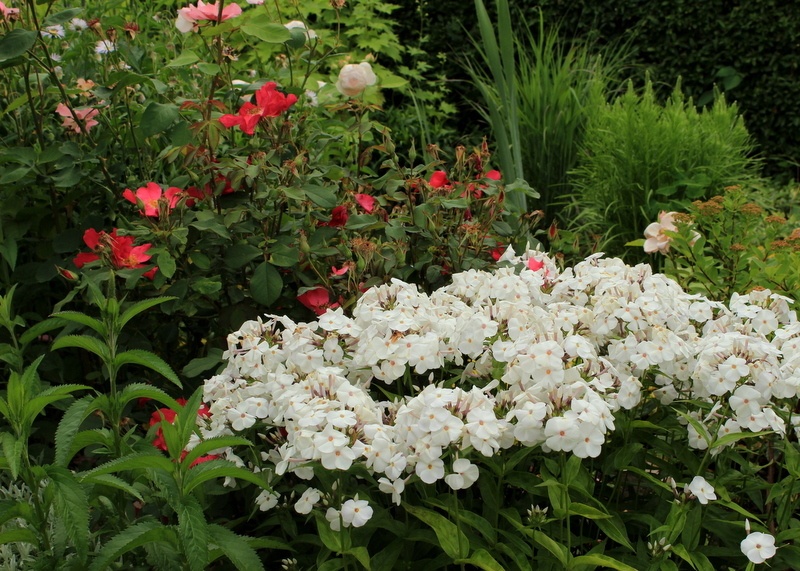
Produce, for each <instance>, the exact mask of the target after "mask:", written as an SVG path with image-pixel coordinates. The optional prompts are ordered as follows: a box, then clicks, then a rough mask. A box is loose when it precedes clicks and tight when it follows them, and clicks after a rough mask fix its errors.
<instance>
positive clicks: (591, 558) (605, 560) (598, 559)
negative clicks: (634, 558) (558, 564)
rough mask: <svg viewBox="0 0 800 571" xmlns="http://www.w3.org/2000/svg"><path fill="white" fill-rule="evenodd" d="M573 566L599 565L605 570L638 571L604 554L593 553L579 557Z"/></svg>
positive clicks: (574, 560)
mask: <svg viewBox="0 0 800 571" xmlns="http://www.w3.org/2000/svg"><path fill="white" fill-rule="evenodd" d="M572 564H573V565H576V566H577V565H597V566H599V567H602V568H603V569H617V571H636V568H635V567H631V566H630V565H628V564H627V563H623V562H622V561H619V560H618V559H614V558H613V557H610V556H608V555H604V554H602V553H591V554H589V555H579V556H578V557H575V558H574V559H573V560H572Z"/></svg>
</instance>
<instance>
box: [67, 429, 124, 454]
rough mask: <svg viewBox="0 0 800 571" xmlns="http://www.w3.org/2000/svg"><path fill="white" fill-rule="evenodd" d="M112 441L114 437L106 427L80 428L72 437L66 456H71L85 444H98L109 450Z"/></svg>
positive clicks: (84, 446)
mask: <svg viewBox="0 0 800 571" xmlns="http://www.w3.org/2000/svg"><path fill="white" fill-rule="evenodd" d="M113 443H114V437H113V435H112V434H111V431H109V430H108V429H105V428H93V429H91V430H82V431H80V432H79V433H77V434H76V435H75V438H73V439H72V443H71V444H70V447H69V452H67V457H68V458H70V459H71V458H73V457H74V456H75V454H77V453H78V452H80V451H81V450H83V449H84V448H86V447H87V446H100V447H103V448H106V449H108V450H111V448H112V446H113Z"/></svg>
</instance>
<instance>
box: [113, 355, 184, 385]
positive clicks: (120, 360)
mask: <svg viewBox="0 0 800 571" xmlns="http://www.w3.org/2000/svg"><path fill="white" fill-rule="evenodd" d="M114 364H115V365H116V366H117V367H122V366H123V365H141V366H142V367H147V368H148V369H151V370H153V371H155V372H156V373H158V374H160V375H161V376H162V377H164V378H165V379H167V380H168V381H171V382H172V383H174V384H176V385H178V386H179V387H181V386H182V385H181V381H180V379H178V376H177V375H176V374H175V371H173V370H172V367H170V366H169V365H168V364H167V362H166V361H164V359H162V358H161V357H159V356H158V355H156V354H155V353H151V352H150V351H144V350H143V349H129V350H127V351H123V352H122V353H120V354H118V355H117V356H116V358H115V359H114Z"/></svg>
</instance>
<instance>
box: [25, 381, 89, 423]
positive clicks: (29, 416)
mask: <svg viewBox="0 0 800 571" xmlns="http://www.w3.org/2000/svg"><path fill="white" fill-rule="evenodd" d="M88 388H89V387H88V386H86V385H58V386H55V387H50V388H49V389H47V390H45V391H42V392H41V393H39V396H37V397H36V398H33V399H31V400H29V401H28V402H27V403H25V406H24V407H23V409H22V420H23V422H25V423H26V424H27V423H31V424H32V423H33V419H34V418H36V417H37V416H39V415H40V414H41V413H42V411H43V410H44V408H45V407H46V406H47V405H49V404H51V403H54V402H58V401H60V400H64V399H66V398H70V397H71V393H73V392H75V391H82V390H85V389H88Z"/></svg>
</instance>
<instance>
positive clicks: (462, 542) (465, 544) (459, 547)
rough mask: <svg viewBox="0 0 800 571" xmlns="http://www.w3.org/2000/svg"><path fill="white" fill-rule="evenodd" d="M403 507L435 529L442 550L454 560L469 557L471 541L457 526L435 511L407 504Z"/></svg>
mask: <svg viewBox="0 0 800 571" xmlns="http://www.w3.org/2000/svg"><path fill="white" fill-rule="evenodd" d="M403 507H405V510H406V511H407V512H408V513H410V514H411V515H413V516H414V517H416V518H417V519H419V520H421V521H422V522H423V523H426V524H427V525H429V526H430V527H431V528H432V529H433V532H434V533H435V534H436V538H437V539H438V540H439V545H440V546H441V548H442V550H444V552H445V553H447V555H449V556H450V557H451V558H452V559H463V558H465V557H467V556H468V555H469V539H467V536H466V535H464V532H463V531H461V530H460V529H458V527H457V526H456V524H454V523H453V522H451V521H450V520H448V519H447V518H445V517H444V516H442V515H440V514H438V513H436V512H435V511H433V510H429V509H425V508H421V507H415V506H412V505H410V504H405V503H404V504H403Z"/></svg>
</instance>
